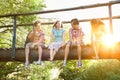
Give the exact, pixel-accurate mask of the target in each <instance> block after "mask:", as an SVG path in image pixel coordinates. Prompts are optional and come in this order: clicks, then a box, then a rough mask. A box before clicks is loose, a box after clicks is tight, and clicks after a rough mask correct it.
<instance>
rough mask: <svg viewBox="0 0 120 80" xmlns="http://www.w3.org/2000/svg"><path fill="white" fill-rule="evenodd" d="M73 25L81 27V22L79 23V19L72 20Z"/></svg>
mask: <svg viewBox="0 0 120 80" xmlns="http://www.w3.org/2000/svg"><path fill="white" fill-rule="evenodd" d="M71 23H73V24H74V25H79V21H78V19H77V18H75V19H72V20H71Z"/></svg>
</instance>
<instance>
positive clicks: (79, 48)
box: [77, 45, 81, 62]
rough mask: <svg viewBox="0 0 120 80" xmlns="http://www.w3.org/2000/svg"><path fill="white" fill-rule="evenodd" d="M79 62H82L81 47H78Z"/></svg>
mask: <svg viewBox="0 0 120 80" xmlns="http://www.w3.org/2000/svg"><path fill="white" fill-rule="evenodd" d="M77 53H78V61H79V62H80V61H81V46H80V45H77Z"/></svg>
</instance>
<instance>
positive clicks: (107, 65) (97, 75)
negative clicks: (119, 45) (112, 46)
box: [0, 60, 120, 80]
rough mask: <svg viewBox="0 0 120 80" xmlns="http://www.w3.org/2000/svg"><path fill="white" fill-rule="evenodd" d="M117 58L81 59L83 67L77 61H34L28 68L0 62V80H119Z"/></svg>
mask: <svg viewBox="0 0 120 80" xmlns="http://www.w3.org/2000/svg"><path fill="white" fill-rule="evenodd" d="M119 68H120V61H119V60H83V67H82V68H78V67H77V61H68V63H67V66H66V67H62V61H54V62H49V61H44V62H42V65H36V64H35V63H34V62H33V63H31V64H30V65H29V67H28V68H24V63H20V62H7V63H6V62H1V63H0V80H120V76H119V75H120V69H119Z"/></svg>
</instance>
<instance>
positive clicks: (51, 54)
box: [50, 49, 53, 61]
mask: <svg viewBox="0 0 120 80" xmlns="http://www.w3.org/2000/svg"><path fill="white" fill-rule="evenodd" d="M52 60H53V49H50V61H52Z"/></svg>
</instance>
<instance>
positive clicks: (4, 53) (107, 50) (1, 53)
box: [0, 43, 120, 62]
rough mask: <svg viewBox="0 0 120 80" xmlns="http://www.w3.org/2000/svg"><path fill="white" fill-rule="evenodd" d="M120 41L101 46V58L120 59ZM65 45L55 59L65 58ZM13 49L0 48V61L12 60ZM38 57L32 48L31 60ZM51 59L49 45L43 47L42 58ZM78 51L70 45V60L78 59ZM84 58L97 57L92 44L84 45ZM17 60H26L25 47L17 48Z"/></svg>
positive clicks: (44, 59)
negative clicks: (111, 44)
mask: <svg viewBox="0 0 120 80" xmlns="http://www.w3.org/2000/svg"><path fill="white" fill-rule="evenodd" d="M119 48H120V43H116V44H115V46H111V47H106V46H104V45H103V46H101V50H100V52H99V58H100V59H120V49H119ZM64 49H65V46H64V47H61V48H60V49H59V51H58V53H57V54H56V55H55V59H54V60H63V59H64ZM11 52H12V49H0V61H12V59H11ZM37 59H38V54H37V50H35V49H32V50H31V51H30V61H36V60H37ZM48 59H49V49H48V48H47V47H43V55H42V60H43V61H48ZM77 59H78V58H77V51H76V47H70V53H69V56H68V60H77ZM82 59H95V54H94V51H93V49H92V47H91V46H90V45H83V46H82ZM14 60H15V61H20V62H24V61H25V51H24V48H17V49H16V54H15V58H14Z"/></svg>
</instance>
